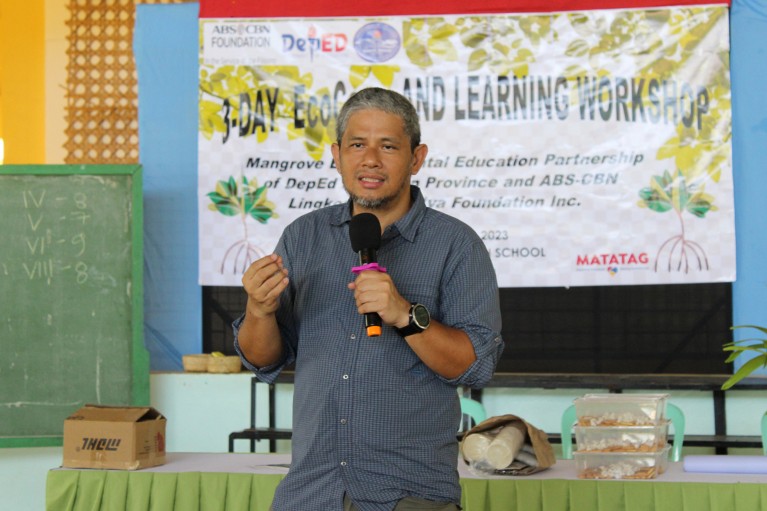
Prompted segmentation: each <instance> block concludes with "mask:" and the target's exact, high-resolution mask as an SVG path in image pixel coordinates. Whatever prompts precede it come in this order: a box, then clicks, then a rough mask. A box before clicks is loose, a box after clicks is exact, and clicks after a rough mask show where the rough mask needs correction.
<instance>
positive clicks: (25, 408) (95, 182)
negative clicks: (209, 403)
mask: <svg viewBox="0 0 767 511" xmlns="http://www.w3.org/2000/svg"><path fill="white" fill-rule="evenodd" d="M141 178H142V172H141V167H140V166H138V165H4V166H0V232H2V237H0V447H17V446H42V445H61V441H62V432H63V424H64V419H65V418H66V417H67V416H68V415H70V414H71V413H72V412H73V411H75V410H77V409H78V408H79V407H81V406H82V405H83V404H85V403H101V404H107V405H128V404H135V405H144V404H148V402H149V357H148V353H147V352H146V350H145V349H144V346H143V324H142V323H143V310H142V304H143V285H142V267H143V261H142V252H143V249H142V247H143V242H142V195H141V190H142V187H141Z"/></svg>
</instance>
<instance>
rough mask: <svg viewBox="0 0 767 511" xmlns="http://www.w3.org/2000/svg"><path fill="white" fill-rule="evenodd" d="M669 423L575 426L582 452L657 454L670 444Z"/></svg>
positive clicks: (578, 448)
mask: <svg viewBox="0 0 767 511" xmlns="http://www.w3.org/2000/svg"><path fill="white" fill-rule="evenodd" d="M668 425H669V421H668V420H664V421H663V422H662V423H660V424H656V425H653V426H616V427H612V428H608V427H604V426H575V427H574V428H573V430H574V431H575V444H576V446H577V450H578V451H580V452H656V451H660V450H663V448H664V447H666V445H667V444H668Z"/></svg>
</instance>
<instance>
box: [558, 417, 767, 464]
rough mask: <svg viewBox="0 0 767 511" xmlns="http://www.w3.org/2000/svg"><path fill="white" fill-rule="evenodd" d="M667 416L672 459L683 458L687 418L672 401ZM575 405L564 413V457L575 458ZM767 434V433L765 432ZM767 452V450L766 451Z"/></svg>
mask: <svg viewBox="0 0 767 511" xmlns="http://www.w3.org/2000/svg"><path fill="white" fill-rule="evenodd" d="M666 416H667V417H668V419H669V420H670V421H671V427H672V428H673V429H674V440H673V442H672V444H671V455H670V458H671V461H679V460H680V459H682V444H684V430H685V420H684V412H682V410H681V408H679V407H678V406H676V405H675V404H672V403H666ZM575 419H576V415H575V405H570V406H568V407H567V408H566V409H565V411H564V413H562V423H561V433H562V459H564V460H571V459H573V426H574V425H575ZM765 428H767V414H765V418H763V419H762V431H765V432H767V429H765ZM765 435H767V433H765ZM766 452H767V451H766Z"/></svg>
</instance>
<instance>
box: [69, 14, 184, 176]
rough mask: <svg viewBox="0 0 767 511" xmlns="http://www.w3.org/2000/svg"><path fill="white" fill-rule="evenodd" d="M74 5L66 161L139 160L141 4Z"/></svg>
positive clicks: (70, 51) (117, 162)
mask: <svg viewBox="0 0 767 511" xmlns="http://www.w3.org/2000/svg"><path fill="white" fill-rule="evenodd" d="M140 3H179V2H177V1H173V0H170V1H168V0H165V1H162V0H160V1H153V2H140ZM68 9H69V13H70V17H69V20H67V26H68V28H69V34H68V37H67V39H68V43H69V44H68V48H67V57H68V63H67V85H66V117H67V128H66V141H65V143H64V148H65V149H66V156H65V158H64V161H65V162H66V163H69V164H72V163H112V164H124V163H137V162H138V161H139V153H138V94H137V80H136V68H135V63H134V59H133V25H134V18H135V10H136V2H135V1H134V0H70V1H69V5H68Z"/></svg>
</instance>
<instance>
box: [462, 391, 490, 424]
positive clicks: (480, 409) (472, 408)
mask: <svg viewBox="0 0 767 511" xmlns="http://www.w3.org/2000/svg"><path fill="white" fill-rule="evenodd" d="M459 400H460V401H461V424H463V416H464V415H468V416H469V417H471V420H472V421H474V425H475V426H476V425H477V424H479V423H480V422H482V421H483V420H485V419H487V412H486V411H485V407H484V405H482V403H480V402H479V401H475V400H473V399H470V398H468V397H459Z"/></svg>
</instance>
